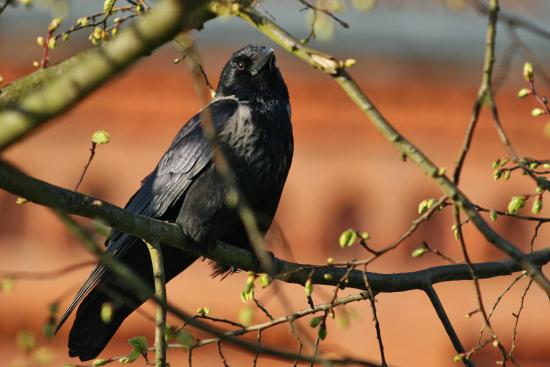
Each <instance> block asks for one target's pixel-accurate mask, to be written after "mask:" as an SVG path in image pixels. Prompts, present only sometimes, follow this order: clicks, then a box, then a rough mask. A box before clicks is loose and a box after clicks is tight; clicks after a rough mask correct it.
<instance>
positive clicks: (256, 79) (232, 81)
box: [216, 45, 288, 101]
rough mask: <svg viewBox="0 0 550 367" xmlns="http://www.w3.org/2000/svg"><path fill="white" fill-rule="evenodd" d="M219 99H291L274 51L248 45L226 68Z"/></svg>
mask: <svg viewBox="0 0 550 367" xmlns="http://www.w3.org/2000/svg"><path fill="white" fill-rule="evenodd" d="M216 95H221V96H230V95H234V96H235V97H237V98H238V99H239V100H243V101H245V100H248V101H251V100H254V99H272V98H283V99H288V90H287V88H286V85H285V82H284V80H283V77H282V75H281V73H280V72H279V68H277V65H276V63H275V54H274V53H273V49H272V48H269V47H264V46H253V45H248V46H246V47H243V48H242V49H240V50H238V51H237V52H235V53H234V54H233V55H232V56H231V59H229V61H228V62H227V64H225V66H224V68H223V71H222V75H221V77H220V84H219V85H218V89H217V91H216Z"/></svg>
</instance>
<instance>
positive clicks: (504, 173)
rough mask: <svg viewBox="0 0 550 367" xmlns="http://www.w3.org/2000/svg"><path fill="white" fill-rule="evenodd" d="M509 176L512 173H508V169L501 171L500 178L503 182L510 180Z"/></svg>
mask: <svg viewBox="0 0 550 367" xmlns="http://www.w3.org/2000/svg"><path fill="white" fill-rule="evenodd" d="M511 174H512V171H510V170H509V169H507V170H505V171H503V173H502V178H503V179H504V181H508V180H509V179H510V175H511Z"/></svg>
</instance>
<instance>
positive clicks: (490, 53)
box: [453, 0, 498, 185]
mask: <svg viewBox="0 0 550 367" xmlns="http://www.w3.org/2000/svg"><path fill="white" fill-rule="evenodd" d="M497 20H498V0H491V2H490V5H489V24H488V25H487V35H486V38H485V56H484V59H483V73H482V77H481V85H480V86H479V90H478V92H477V98H476V101H475V103H474V106H473V108H472V114H471V116H470V122H469V124H468V128H467V129H466V136H465V137H464V143H463V145H462V149H461V151H460V154H459V156H458V159H457V161H456V168H455V171H454V174H453V181H454V182H455V184H457V185H458V182H459V180H460V173H461V172H462V167H463V165H464V161H465V160H466V155H467V154H468V151H469V149H470V145H471V143H472V138H473V136H474V131H475V128H476V125H477V122H478V120H479V115H480V112H481V109H482V107H483V105H484V104H486V103H489V104H490V105H491V107H492V106H493V105H494V103H493V102H494V101H493V87H492V79H493V66H494V64H495V38H496V34H497Z"/></svg>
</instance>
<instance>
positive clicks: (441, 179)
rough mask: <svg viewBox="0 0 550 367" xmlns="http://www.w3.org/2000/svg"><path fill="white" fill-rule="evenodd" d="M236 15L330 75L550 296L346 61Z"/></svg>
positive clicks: (250, 15) (265, 22) (538, 275)
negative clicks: (397, 126)
mask: <svg viewBox="0 0 550 367" xmlns="http://www.w3.org/2000/svg"><path fill="white" fill-rule="evenodd" d="M236 15H238V16H239V17H241V18H242V19H243V20H245V21H246V22H248V23H250V24H251V25H252V26H254V27H256V28H257V29H258V30H260V31H261V32H262V33H264V34H265V35H266V36H267V37H269V38H271V39H272V40H273V41H274V42H276V43H278V44H279V45H280V46H281V47H283V48H284V49H286V50H287V51H289V52H290V53H292V54H293V55H295V56H297V57H298V58H300V59H302V60H303V61H305V62H306V63H308V64H309V65H311V66H312V67H314V68H317V69H320V70H322V71H324V72H325V73H327V74H330V75H331V76H332V77H333V78H334V79H335V81H336V82H337V83H338V84H339V85H340V87H341V88H342V89H343V90H344V92H345V93H346V94H347V95H348V96H349V97H350V99H351V100H352V101H353V102H354V103H355V104H356V105H357V106H358V107H359V109H360V110H361V111H362V112H363V113H364V114H365V115H366V116H367V117H368V118H369V120H370V122H371V123H372V124H373V125H374V127H375V128H376V129H377V130H378V132H379V133H380V134H381V135H382V136H384V137H385V138H386V139H387V140H388V141H389V142H390V143H392V144H393V145H394V146H395V148H396V149H397V150H399V151H400V152H401V154H402V155H404V156H407V157H408V158H409V159H410V160H412V161H413V162H415V163H416V164H417V165H418V166H419V167H420V168H421V169H422V171H424V173H425V174H426V175H427V176H428V177H430V178H431V179H432V180H433V181H434V183H436V184H437V186H438V187H439V188H440V190H441V191H442V192H443V193H444V194H445V195H447V196H448V197H449V198H450V199H452V200H453V201H454V202H455V204H457V205H458V206H459V207H460V208H461V210H462V211H464V213H465V214H466V215H467V216H468V218H469V219H470V220H471V221H472V223H473V224H474V225H475V226H476V227H477V229H478V230H479V231H480V232H481V234H482V235H483V236H484V237H485V238H486V239H487V240H488V241H489V242H490V243H492V244H493V245H494V246H495V247H497V248H498V249H500V250H501V251H503V252H504V253H506V254H507V255H508V256H510V257H511V258H512V259H514V260H515V261H516V262H517V263H518V264H520V266H521V267H522V268H523V269H524V270H526V271H527V273H528V274H529V276H531V277H532V278H533V279H534V280H535V281H536V282H537V284H538V285H539V286H540V287H541V288H542V289H544V291H545V292H546V293H547V294H548V295H549V296H550V281H548V279H547V278H546V277H545V276H544V274H543V273H542V272H541V271H540V269H539V268H538V267H537V266H535V264H533V263H532V262H531V261H529V259H528V256H527V255H526V254H525V253H523V252H522V251H521V250H519V249H518V248H517V247H516V246H514V245H513V244H512V243H511V242H510V241H508V240H506V239H505V238H503V237H501V236H500V235H499V234H498V233H497V232H495V231H494V230H493V229H492V228H491V226H489V224H488V223H487V222H486V221H485V220H484V219H483V217H482V216H481V215H480V214H479V212H478V211H477V209H476V207H475V206H474V204H473V203H472V202H471V201H470V200H469V199H468V197H467V196H466V195H465V194H464V193H463V192H462V191H461V190H460V189H459V188H458V187H457V186H456V185H455V184H454V183H453V182H452V181H451V180H449V178H447V176H445V175H444V174H442V170H441V169H440V168H439V167H438V166H436V165H435V164H434V163H433V162H432V161H431V160H430V159H429V158H428V156H426V155H425V154H424V153H423V152H422V151H420V149H419V148H417V147H416V146H415V145H414V144H412V143H411V142H409V141H408V140H407V139H406V138H405V137H404V136H403V135H402V134H401V133H400V132H399V131H397V130H396V129H395V128H394V127H393V126H392V125H391V124H390V123H389V121H388V120H386V119H385V118H384V116H383V115H382V114H381V113H380V111H378V109H377V108H376V106H374V104H373V103H372V102H371V101H370V99H369V98H368V97H367V96H366V95H365V93H364V92H363V91H362V90H361V88H360V87H359V85H358V84H357V83H356V82H355V80H353V78H352V77H351V76H350V75H349V74H348V73H347V71H346V70H345V66H346V65H347V64H349V63H347V62H346V61H338V60H336V59H335V58H334V57H332V56H330V55H327V54H324V53H321V52H319V51H317V50H314V49H312V48H310V47H308V46H305V45H302V44H301V43H300V42H299V41H298V40H297V39H296V38H295V37H294V36H292V35H290V34H289V33H288V32H286V31H285V30H284V29H282V28H281V27H279V26H278V25H277V24H275V23H274V22H272V21H271V20H270V19H268V18H267V17H264V16H263V15H262V14H260V13H259V12H258V11H256V10H255V9H252V8H241V9H239V10H238V12H236Z"/></svg>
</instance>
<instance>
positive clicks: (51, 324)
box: [42, 318, 55, 340]
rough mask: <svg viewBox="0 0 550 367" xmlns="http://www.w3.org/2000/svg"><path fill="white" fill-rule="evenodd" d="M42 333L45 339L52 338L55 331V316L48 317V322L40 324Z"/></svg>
mask: <svg viewBox="0 0 550 367" xmlns="http://www.w3.org/2000/svg"><path fill="white" fill-rule="evenodd" d="M42 333H43V334H44V336H45V337H46V339H48V340H50V339H51V338H53V336H54V333H55V318H50V319H49V320H48V322H46V323H45V324H44V325H43V326H42Z"/></svg>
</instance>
